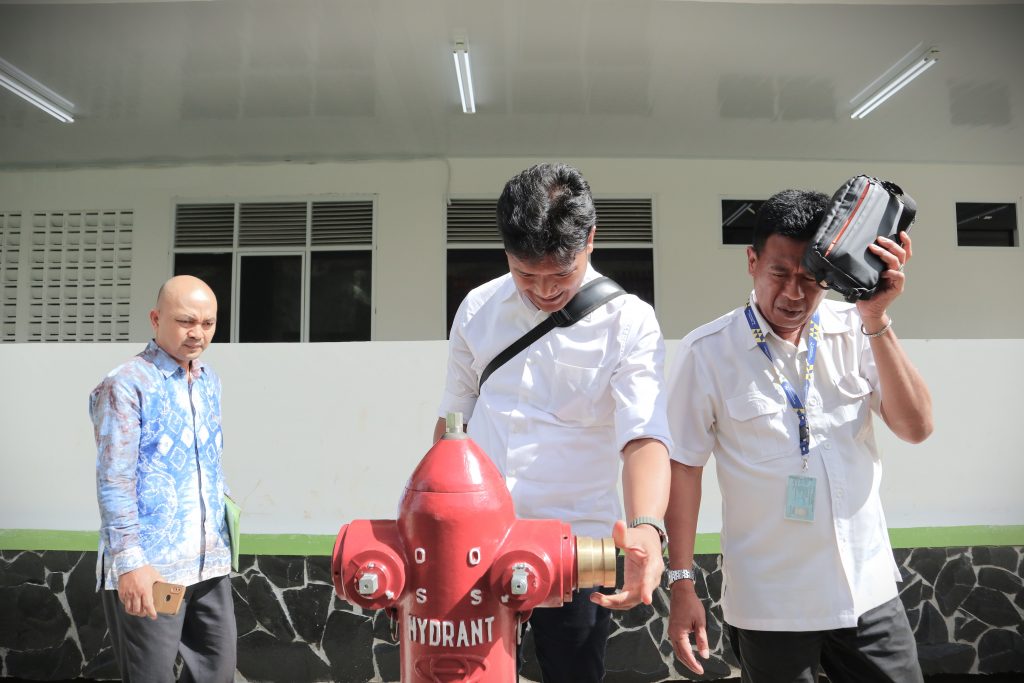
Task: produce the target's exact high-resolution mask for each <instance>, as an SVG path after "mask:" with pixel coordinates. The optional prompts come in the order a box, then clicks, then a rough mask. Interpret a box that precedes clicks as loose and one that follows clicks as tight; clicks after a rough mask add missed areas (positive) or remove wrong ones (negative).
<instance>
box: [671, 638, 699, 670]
mask: <svg viewBox="0 0 1024 683" xmlns="http://www.w3.org/2000/svg"><path fill="white" fill-rule="evenodd" d="M672 649H673V650H675V653H676V658H677V659H678V660H679V661H680V662H682V663H683V664H685V665H686V668H687V669H689V670H690V671H692V672H694V673H696V674H703V673H704V667H703V666H701V664H700V662H698V661H697V658H696V657H694V656H693V648H691V647H690V634H689V633H684V634H682V636H681V637H679V638H678V639H673V640H672Z"/></svg>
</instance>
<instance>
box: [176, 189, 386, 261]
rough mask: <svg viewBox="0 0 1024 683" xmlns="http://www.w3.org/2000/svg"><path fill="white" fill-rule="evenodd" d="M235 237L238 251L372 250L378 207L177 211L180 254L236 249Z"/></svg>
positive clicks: (258, 205)
mask: <svg viewBox="0 0 1024 683" xmlns="http://www.w3.org/2000/svg"><path fill="white" fill-rule="evenodd" d="M236 208H237V218H238V220H237V222H236V220H235V217H236ZM307 226H308V231H307ZM236 232H237V235H238V246H239V247H284V248H288V247H306V246H314V247H330V246H346V247H367V248H369V247H371V246H373V202H372V201H370V200H364V201H302V202H245V203H241V204H237V205H236V204H179V205H178V206H177V208H176V210H175V217H174V248H175V249H188V250H200V249H201V250H204V251H218V250H223V249H231V248H233V247H234V246H235V245H234V240H235V234H236ZM307 234H308V238H307Z"/></svg>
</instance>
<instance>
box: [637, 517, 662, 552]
mask: <svg viewBox="0 0 1024 683" xmlns="http://www.w3.org/2000/svg"><path fill="white" fill-rule="evenodd" d="M641 524H647V525H649V526H653V527H654V530H655V531H657V532H658V538H660V539H661V549H662V550H664V549H665V548H667V547H668V532H666V531H665V523H664V522H663V521H661V520H660V519H658V518H656V517H634V518H633V521H632V522H630V523H629V528H630V529H635V528H636V527H638V526H640V525H641Z"/></svg>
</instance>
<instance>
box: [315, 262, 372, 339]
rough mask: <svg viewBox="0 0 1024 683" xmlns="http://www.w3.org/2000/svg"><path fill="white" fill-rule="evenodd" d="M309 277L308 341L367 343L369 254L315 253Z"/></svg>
mask: <svg viewBox="0 0 1024 683" xmlns="http://www.w3.org/2000/svg"><path fill="white" fill-rule="evenodd" d="M311 258H312V265H311V269H310V274H309V341H311V342H331V341H369V340H370V274H371V259H372V255H371V253H370V252H369V251H314V252H313V253H312V254H311Z"/></svg>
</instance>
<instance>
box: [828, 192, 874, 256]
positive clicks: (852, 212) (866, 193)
mask: <svg viewBox="0 0 1024 683" xmlns="http://www.w3.org/2000/svg"><path fill="white" fill-rule="evenodd" d="M870 190H871V183H868V184H867V186H866V187H865V188H864V192H862V193H861V195H860V199H858V200H857V205H856V206H854V207H853V211H851V212H850V217H849V218H847V219H846V222H845V223H843V227H842V228H841V229H840V230H839V234H838V235H836V238H835V239H834V240H832V244H830V245H828V249H826V250H825V257H826V258H828V255H829V254H830V253H831V252H832V249H833V248H834V247H835V246H836V245H837V244H839V240H841V239H842V238H843V233H844V232H846V229H847V228H848V227H850V221H852V220H853V217H854V216H856V215H857V209H859V208H860V205H861V204H863V203H864V198H865V197H867V196H868V192H869V191H870Z"/></svg>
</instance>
